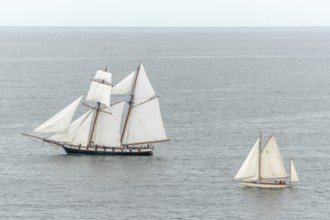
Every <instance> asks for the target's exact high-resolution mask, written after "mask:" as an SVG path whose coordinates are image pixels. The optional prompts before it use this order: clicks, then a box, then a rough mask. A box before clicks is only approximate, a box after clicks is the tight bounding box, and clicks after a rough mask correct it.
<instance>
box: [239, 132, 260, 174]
mask: <svg viewBox="0 0 330 220" xmlns="http://www.w3.org/2000/svg"><path fill="white" fill-rule="evenodd" d="M259 145H260V138H258V139H257V141H256V143H255V144H254V146H253V148H252V149H251V151H250V153H249V154H248V156H247V158H246V159H245V161H244V163H243V164H242V166H241V168H240V169H239V171H238V172H237V174H236V176H235V177H234V179H249V180H257V179H258V178H259V176H258V175H259V168H258V166H259V148H260V147H259Z"/></svg>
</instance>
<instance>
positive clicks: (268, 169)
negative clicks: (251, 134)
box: [234, 132, 299, 188]
mask: <svg viewBox="0 0 330 220" xmlns="http://www.w3.org/2000/svg"><path fill="white" fill-rule="evenodd" d="M289 174H290V175H289V176H288V175H287V173H286V171H285V167H284V164H283V160H282V157H281V154H280V151H279V149H278V146H277V144H276V141H275V136H274V135H272V136H271V137H270V138H269V140H268V142H267V143H266V145H265V146H264V147H263V148H262V147H261V132H260V137H259V138H258V139H257V141H256V143H255V144H254V146H253V148H252V150H251V151H250V153H249V154H248V156H247V158H246V159H245V161H244V163H243V165H242V166H241V168H240V169H239V171H238V172H237V174H236V176H235V177H234V179H236V180H239V181H240V183H241V184H242V185H244V186H247V187H257V188H286V187H290V186H292V185H294V184H295V183H296V182H298V181H299V178H298V175H297V172H296V169H295V166H294V163H293V160H292V159H291V158H290V168H289Z"/></svg>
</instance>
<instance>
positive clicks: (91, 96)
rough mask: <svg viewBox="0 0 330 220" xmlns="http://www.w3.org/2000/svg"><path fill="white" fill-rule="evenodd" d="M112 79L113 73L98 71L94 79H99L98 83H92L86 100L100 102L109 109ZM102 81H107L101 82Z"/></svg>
mask: <svg viewBox="0 0 330 220" xmlns="http://www.w3.org/2000/svg"><path fill="white" fill-rule="evenodd" d="M106 74H107V75H106ZM111 77H112V73H109V72H103V71H100V70H99V71H97V73H96V76H95V78H94V79H97V80H98V81H92V83H91V86H90V88H89V91H88V94H87V98H86V100H87V101H95V102H99V103H101V104H103V105H105V106H107V107H110V96H111V85H110V83H111ZM100 80H101V81H102V80H103V81H105V80H106V81H105V82H99V81H100ZM108 80H110V81H108Z"/></svg>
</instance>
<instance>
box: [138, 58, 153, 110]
mask: <svg viewBox="0 0 330 220" xmlns="http://www.w3.org/2000/svg"><path fill="white" fill-rule="evenodd" d="M133 92H134V105H138V104H139V103H142V102H145V101H146V100H148V99H150V98H151V97H153V96H155V95H156V93H155V91H154V89H153V88H152V86H151V83H150V81H149V79H148V76H147V74H146V71H145V70H144V67H143V64H142V63H141V64H140V67H139V73H138V77H137V79H136V85H135V90H134V91H133Z"/></svg>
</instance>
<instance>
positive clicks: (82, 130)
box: [71, 112, 94, 146]
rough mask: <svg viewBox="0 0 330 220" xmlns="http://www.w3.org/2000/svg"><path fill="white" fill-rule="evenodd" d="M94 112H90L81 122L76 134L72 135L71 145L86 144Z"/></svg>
mask: <svg viewBox="0 0 330 220" xmlns="http://www.w3.org/2000/svg"><path fill="white" fill-rule="evenodd" d="M93 113H94V112H91V113H90V114H89V115H88V117H87V118H86V120H85V121H84V122H83V123H82V125H81V126H80V127H79V129H78V131H77V132H76V134H75V135H74V136H73V138H72V141H71V144H73V145H81V146H87V145H88V137H89V131H90V128H91V124H92V119H93V115H94V114H93Z"/></svg>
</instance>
